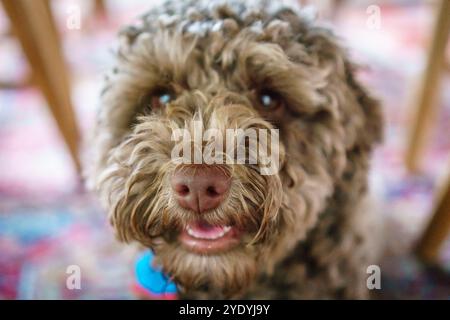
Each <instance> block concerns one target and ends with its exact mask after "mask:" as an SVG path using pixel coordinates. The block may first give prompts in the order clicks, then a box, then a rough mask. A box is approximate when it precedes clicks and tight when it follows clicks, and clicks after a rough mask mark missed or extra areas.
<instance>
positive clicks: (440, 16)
mask: <svg viewBox="0 0 450 320" xmlns="http://www.w3.org/2000/svg"><path fill="white" fill-rule="evenodd" d="M437 10H438V11H437V20H436V23H435V25H434V31H433V36H432V39H431V44H430V48H429V54H428V59H427V65H426V70H425V74H424V76H423V79H422V80H423V82H422V84H421V88H420V90H419V93H418V100H417V107H416V109H415V118H414V119H413V122H412V127H411V131H410V133H409V137H408V144H407V151H406V166H407V168H408V169H409V170H410V171H417V170H418V169H419V167H420V164H419V162H420V157H421V155H422V153H423V150H424V146H425V144H426V138H427V136H428V134H429V131H430V127H431V124H432V123H433V119H434V117H435V114H436V103H435V102H436V98H437V95H438V92H439V82H440V81H439V80H440V76H441V73H442V69H443V68H444V63H445V47H446V44H447V40H448V36H449V30H450V1H448V0H441V2H440V5H439V7H438V8H437Z"/></svg>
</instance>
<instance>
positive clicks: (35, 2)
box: [1, 0, 81, 172]
mask: <svg viewBox="0 0 450 320" xmlns="http://www.w3.org/2000/svg"><path fill="white" fill-rule="evenodd" d="M1 2H2V4H3V7H4V9H5V11H6V13H7V15H8V16H9V18H10V20H11V25H12V27H13V29H14V32H15V34H16V35H17V38H18V39H19V42H20V44H21V45H22V48H23V50H24V53H25V55H26V57H27V59H28V61H29V63H30V66H31V69H32V72H33V76H34V78H35V80H36V83H37V84H38V86H39V87H40V89H41V90H42V93H43V94H44V96H45V98H46V100H47V102H48V106H49V108H50V111H51V114H52V115H53V117H54V119H55V120H56V123H57V125H58V127H59V130H60V132H61V134H62V136H63V138H64V141H65V143H66V145H67V147H68V149H69V152H70V155H71V157H72V159H73V162H74V164H75V167H76V169H77V171H78V172H80V171H81V165H80V160H79V157H78V145H79V132H78V128H77V123H76V118H75V113H74V110H73V108H72V103H71V98H70V86H69V80H68V79H69V76H68V72H67V68H66V65H65V62H64V58H63V54H62V52H61V48H60V42H59V39H58V33H57V30H56V28H55V25H54V21H53V18H52V16H51V12H50V10H49V6H48V2H47V1H46V0H32V1H29V0H1Z"/></svg>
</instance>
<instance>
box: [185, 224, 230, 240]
mask: <svg viewBox="0 0 450 320" xmlns="http://www.w3.org/2000/svg"><path fill="white" fill-rule="evenodd" d="M230 230H231V227H230V226H225V227H223V228H222V231H220V232H218V233H216V234H211V235H205V234H203V233H201V232H197V231H195V230H194V229H192V228H191V227H189V226H187V227H186V232H187V233H188V234H189V235H190V236H191V237H194V238H197V239H206V240H216V239H219V238H222V237H223V236H224V235H225V234H227V233H228V232H229V231H230Z"/></svg>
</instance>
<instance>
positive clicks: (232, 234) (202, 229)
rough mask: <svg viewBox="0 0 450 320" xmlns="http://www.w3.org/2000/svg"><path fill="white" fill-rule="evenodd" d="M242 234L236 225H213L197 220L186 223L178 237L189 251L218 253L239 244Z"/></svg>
mask: <svg viewBox="0 0 450 320" xmlns="http://www.w3.org/2000/svg"><path fill="white" fill-rule="evenodd" d="M240 234H241V232H240V231H239V230H238V228H237V227H235V226H228V225H212V224H209V223H207V222H205V221H201V220H196V221H192V222H190V223H188V224H187V225H186V227H185V228H184V229H183V230H182V231H181V232H180V234H179V237H178V239H179V241H180V243H181V244H182V245H183V246H184V247H185V248H186V249H188V250H189V251H193V252H195V253H199V254H217V253H222V252H225V251H228V250H230V249H232V248H234V247H235V246H237V245H238V244H239V243H240Z"/></svg>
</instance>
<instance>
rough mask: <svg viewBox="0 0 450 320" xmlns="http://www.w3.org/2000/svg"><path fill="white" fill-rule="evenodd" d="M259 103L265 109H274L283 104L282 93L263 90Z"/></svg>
mask: <svg viewBox="0 0 450 320" xmlns="http://www.w3.org/2000/svg"><path fill="white" fill-rule="evenodd" d="M259 103H260V105H261V108H262V109H263V110H264V111H273V110H276V109H278V108H280V107H281V106H282V105H283V101H282V99H281V97H280V95H278V94H277V93H275V92H271V91H262V92H261V93H260V94H259Z"/></svg>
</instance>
